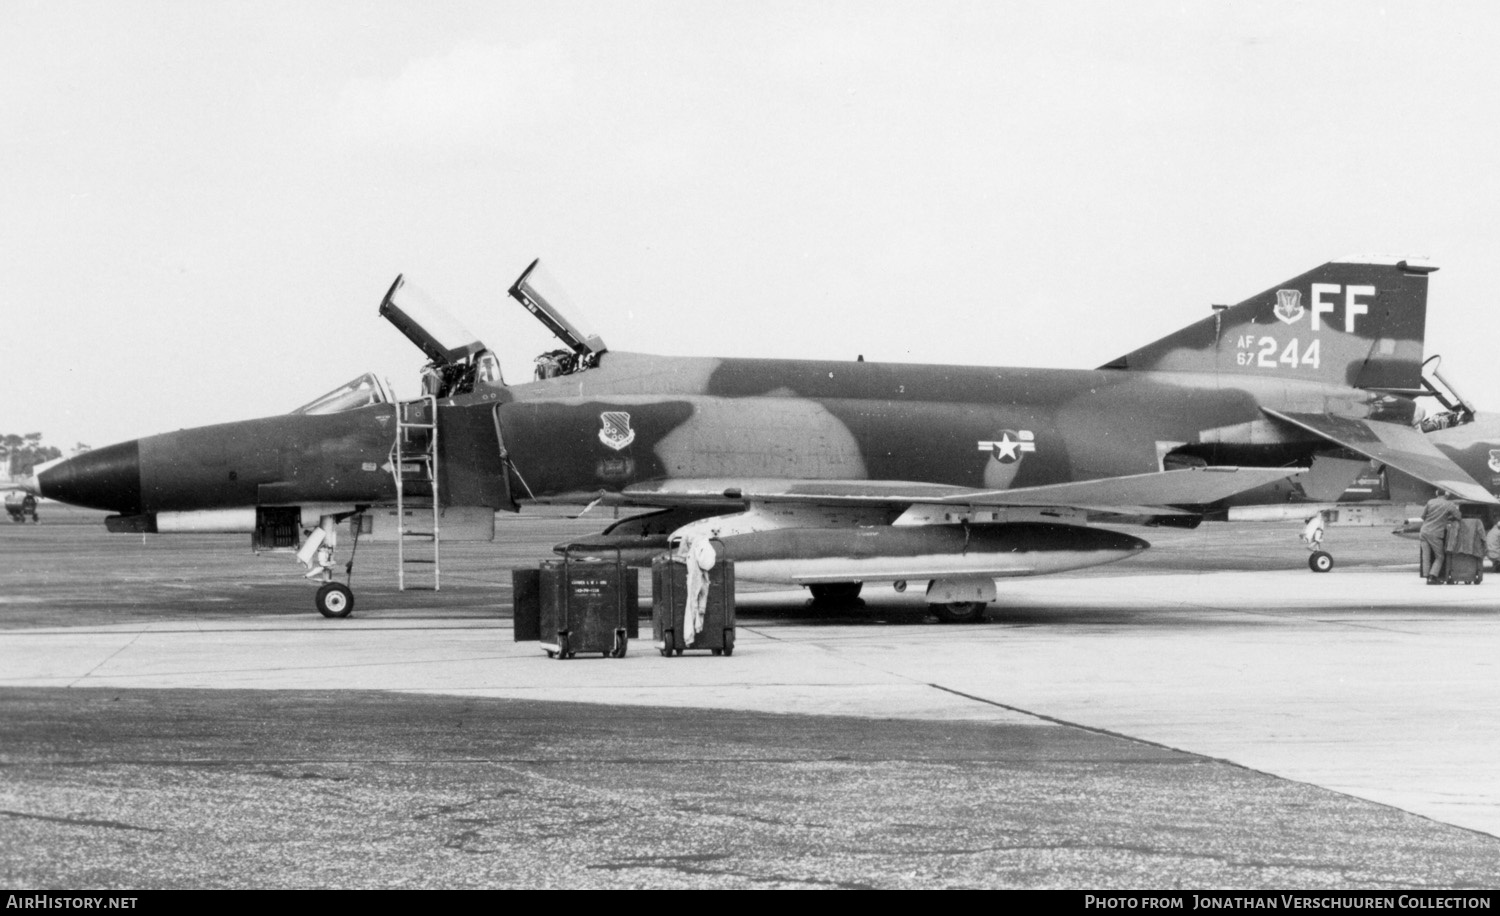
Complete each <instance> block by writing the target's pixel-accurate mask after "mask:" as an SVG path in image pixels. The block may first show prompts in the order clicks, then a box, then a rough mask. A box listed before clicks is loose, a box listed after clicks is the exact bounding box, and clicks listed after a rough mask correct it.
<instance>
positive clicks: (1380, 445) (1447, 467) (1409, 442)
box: [1261, 407, 1500, 505]
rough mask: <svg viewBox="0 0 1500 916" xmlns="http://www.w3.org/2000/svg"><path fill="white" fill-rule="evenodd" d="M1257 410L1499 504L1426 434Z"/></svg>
mask: <svg viewBox="0 0 1500 916" xmlns="http://www.w3.org/2000/svg"><path fill="white" fill-rule="evenodd" d="M1261 410H1263V411H1265V413H1266V414H1267V415H1268V416H1271V417H1275V418H1276V419H1278V420H1282V421H1284V422H1287V423H1291V424H1292V425H1293V426H1299V427H1301V428H1302V429H1305V430H1308V431H1309V432H1313V433H1316V434H1318V435H1319V436H1322V437H1323V438H1325V439H1327V440H1329V441H1330V442H1333V443H1335V444H1337V445H1340V446H1343V447H1344V448H1347V449H1349V450H1350V451H1354V452H1358V453H1359V454H1361V455H1364V456H1365V457H1366V458H1370V459H1373V460H1375V461H1379V462H1380V463H1382V464H1385V465H1389V466H1390V467H1393V468H1395V469H1396V470H1398V471H1400V472H1401V473H1403V474H1407V475H1409V476H1411V477H1415V478H1416V479H1417V480H1420V481H1422V482H1423V483H1425V484H1428V485H1430V486H1434V487H1441V488H1443V489H1445V490H1448V491H1450V492H1453V493H1456V494H1457V495H1458V496H1459V497H1461V498H1463V499H1467V500H1472V501H1474V502H1479V503H1488V504H1490V505H1500V500H1496V499H1495V497H1493V496H1491V495H1490V493H1489V491H1488V490H1486V489H1485V488H1484V487H1483V486H1481V485H1480V484H1479V483H1478V482H1476V481H1475V480H1474V478H1472V477H1470V476H1469V475H1468V474H1467V473H1466V472H1465V471H1464V469H1463V468H1461V467H1459V466H1458V465H1457V464H1454V463H1453V459H1451V458H1449V457H1448V456H1447V455H1444V454H1443V453H1442V452H1440V451H1438V449H1437V447H1436V446H1434V445H1433V444H1432V443H1431V442H1429V441H1427V437H1426V435H1424V434H1423V433H1422V432H1421V431H1420V430H1417V429H1414V428H1412V427H1410V426H1403V425H1401V424H1399V423H1385V422H1383V421H1380V420H1364V419H1356V418H1353V417H1341V416H1338V415H1336V414H1327V413H1282V412H1281V411H1277V410H1271V409H1269V408H1265V407H1262V408H1261Z"/></svg>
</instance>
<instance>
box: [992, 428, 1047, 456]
mask: <svg viewBox="0 0 1500 916" xmlns="http://www.w3.org/2000/svg"><path fill="white" fill-rule="evenodd" d="M979 450H980V451H981V452H989V453H990V454H991V455H993V456H995V460H996V461H998V462H1000V463H1001V464H1012V463H1014V462H1017V461H1020V460H1021V455H1022V453H1024V452H1034V451H1036V434H1035V433H1033V432H1032V431H1031V430H1029V429H1022V430H1014V429H1002V430H1000V438H999V439H996V440H989V439H981V440H979Z"/></svg>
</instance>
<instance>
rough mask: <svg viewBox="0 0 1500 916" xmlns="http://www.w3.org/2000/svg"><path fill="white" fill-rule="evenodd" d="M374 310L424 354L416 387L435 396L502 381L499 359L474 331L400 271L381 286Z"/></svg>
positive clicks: (465, 390)
mask: <svg viewBox="0 0 1500 916" xmlns="http://www.w3.org/2000/svg"><path fill="white" fill-rule="evenodd" d="M380 314H381V316H382V317H384V318H385V319H386V320H387V321H389V322H390V323H391V324H393V325H395V326H396V330H398V331H400V332H401V333H402V334H404V335H405V336H406V339H407V340H409V341H411V342H412V343H414V344H416V345H417V348H418V349H420V350H421V351H422V352H423V353H424V354H426V355H427V359H428V363H427V365H426V366H424V367H423V369H422V393H423V394H424V395H435V396H437V397H440V398H446V397H451V396H453V395H456V394H467V393H468V392H470V391H472V390H474V385H475V384H476V383H483V384H495V385H498V384H503V381H504V380H503V379H502V378H501V377H500V361H499V360H498V359H497V358H496V357H495V354H493V353H491V352H490V351H489V350H488V349H486V348H485V346H484V344H483V343H482V342H480V340H479V338H478V337H475V336H474V335H473V334H472V333H470V331H469V330H468V329H467V328H465V327H464V326H463V325H462V324H460V323H459V321H458V319H456V318H454V317H453V316H452V315H450V314H449V313H448V312H447V310H445V309H444V308H443V307H442V306H440V305H438V304H437V302H436V301H434V300H433V299H432V298H430V297H429V296H427V295H426V294H424V293H423V292H422V291H421V290H419V289H417V288H416V287H415V286H411V285H409V284H407V282H406V279H405V277H404V276H398V277H396V282H395V283H392V284H391V288H390V290H389V291H387V292H386V294H385V298H384V299H382V300H381V302H380Z"/></svg>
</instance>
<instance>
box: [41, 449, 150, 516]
mask: <svg viewBox="0 0 1500 916" xmlns="http://www.w3.org/2000/svg"><path fill="white" fill-rule="evenodd" d="M37 488H38V489H39V490H41V493H42V495H43V496H45V497H47V498H48V499H55V500H57V501H58V502H64V503H68V504H70V505H74V506H86V507H88V508H90V509H105V510H108V511H111V512H118V513H120V514H121V515H134V514H136V513H138V512H140V511H141V449H140V445H139V443H138V442H137V441H136V440H134V439H132V440H131V441H129V442H120V443H117V444H115V445H106V446H105V447H104V448H96V449H94V450H93V451H91V452H84V453H83V454H82V455H77V456H75V457H73V458H69V459H68V460H66V461H63V462H61V463H59V464H56V465H54V466H52V467H50V468H48V469H47V470H45V471H43V472H42V473H40V474H38V475H37Z"/></svg>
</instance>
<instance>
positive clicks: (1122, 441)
mask: <svg viewBox="0 0 1500 916" xmlns="http://www.w3.org/2000/svg"><path fill="white" fill-rule="evenodd" d="M1435 269H1436V268H1435V267H1433V266H1431V265H1429V264H1427V263H1425V262H1422V261H1418V260H1415V259H1406V260H1403V259H1385V258H1345V259H1340V260H1337V261H1333V262H1330V263H1327V264H1324V265H1322V266H1321V267H1317V268H1315V269H1313V270H1311V271H1308V272H1307V273H1304V274H1301V275H1300V276H1297V277H1294V278H1292V279H1290V280H1287V281H1285V282H1282V283H1279V284H1276V285H1275V286H1273V287H1271V288H1270V289H1267V290H1266V291H1264V292H1261V293H1258V294H1256V295H1254V296H1252V297H1250V298H1249V299H1246V300H1245V301H1243V302H1241V303H1239V304H1238V305H1234V306H1232V307H1216V308H1215V310H1214V312H1213V314H1211V315H1209V316H1208V317H1205V318H1204V319H1203V320H1201V321H1198V322H1196V323H1194V324H1192V325H1189V326H1188V327H1185V328H1183V329H1181V330H1179V331H1177V332H1175V333H1173V334H1170V335H1168V336H1166V337H1163V338H1162V339H1160V340H1158V341H1156V342H1154V343H1150V344H1147V345H1146V346H1143V347H1141V348H1139V349H1137V350H1133V351H1131V352H1129V353H1126V354H1124V355H1123V356H1120V357H1119V358H1117V359H1115V360H1112V361H1111V362H1109V363H1107V364H1105V365H1104V366H1101V367H1100V368H1098V369H1094V370H1075V369H1007V368H990V367H980V366H947V365H903V364H891V363H877V362H864V361H854V362H846V361H806V360H778V359H715V358H680V357H663V356H650V355H643V354H637V353H628V352H619V351H614V350H610V349H609V348H608V347H607V346H606V345H605V344H604V341H603V339H602V338H601V337H599V336H598V335H596V334H593V333H591V332H589V331H587V330H585V329H584V328H583V327H581V325H580V323H575V318H576V312H575V313H572V315H570V314H569V312H568V310H566V309H564V308H563V307H562V304H561V303H562V302H563V299H562V298H561V296H560V295H559V294H558V293H557V291H556V289H555V287H554V286H553V284H551V283H550V282H549V281H546V280H544V278H543V274H542V273H541V271H540V270H539V268H538V264H537V263H536V262H533V263H532V265H531V266H530V267H528V268H527V270H526V271H525V272H524V273H523V274H522V275H521V277H520V278H519V279H518V280H517V281H516V282H515V283H514V284H513V285H512V286H511V288H510V295H511V296H512V297H513V298H515V299H516V300H517V301H519V302H520V303H521V304H522V305H523V306H525V308H526V309H527V310H528V311H529V312H531V313H532V314H533V315H535V316H536V317H537V318H538V319H539V320H540V321H542V322H543V324H544V325H546V326H547V327H548V328H549V329H550V330H551V331H552V332H553V333H554V334H555V335H556V336H557V337H558V338H559V339H560V340H561V341H562V343H563V344H564V346H563V348H561V349H559V350H556V351H553V352H552V353H549V354H544V355H543V356H542V357H539V358H538V362H537V366H536V372H535V378H533V379H531V380H528V381H525V382H520V383H509V384H508V383H506V382H505V381H504V380H503V379H502V378H501V374H500V367H499V366H498V364H497V363H496V361H495V359H494V357H493V355H492V354H490V353H489V352H488V351H487V350H486V349H485V348H484V346H483V345H482V343H480V342H479V341H478V340H477V339H475V338H474V337H473V336H472V335H470V334H468V333H467V332H466V331H464V330H463V329H462V327H461V326H459V325H457V323H456V322H453V321H452V320H451V319H448V318H446V317H442V313H441V311H440V310H437V309H434V308H433V307H432V306H431V303H427V302H424V300H423V297H420V296H419V295H418V293H417V291H416V290H415V289H414V288H412V287H410V286H408V285H407V284H406V283H405V281H404V279H403V278H399V277H398V278H397V280H396V282H395V283H394V284H393V285H392V287H391V288H390V290H389V291H388V292H387V294H386V296H385V298H384V300H383V301H382V303H381V307H380V311H381V314H383V315H384V316H385V317H387V318H388V319H389V320H391V321H392V322H393V323H394V324H395V325H396V326H397V327H398V328H399V329H400V330H401V331H402V332H403V333H404V334H406V335H407V336H408V338H410V339H411V340H412V341H413V342H414V343H415V344H417V346H418V347H420V348H421V349H422V351H423V352H424V353H425V354H426V355H427V357H428V359H429V362H428V365H427V367H426V369H425V370H424V376H423V385H424V396H423V397H422V398H419V399H416V400H413V401H407V402H404V403H398V402H395V401H394V400H393V399H392V397H391V395H390V394H389V392H388V391H387V390H386V386H384V385H383V384H381V383H380V381H379V380H378V379H376V378H375V377H374V376H369V375H367V376H363V377H361V378H360V379H357V380H355V381H354V382H351V383H350V384H349V385H346V386H344V387H342V388H340V389H338V390H336V391H334V392H330V393H329V394H328V395H325V396H324V397H322V398H319V399H317V400H315V401H313V402H312V403H310V404H308V405H305V406H304V407H302V408H299V409H298V410H296V411H294V412H292V413H291V414H288V415H284V416H275V417H267V418H263V419H257V420H249V421H243V422H238V423H227V424H222V425H217V426H210V427H204V428H200V429H189V430H182V431H179V432H175V433H166V434H163V435H157V436H150V437H147V438H144V439H139V440H134V441H130V442H124V443H120V444H117V445H112V446H108V447H105V448H99V449H95V450H93V451H91V452H88V453H86V454H83V455H79V456H77V457H75V458H71V459H68V460H66V461H63V462H59V463H55V464H53V465H50V466H47V467H43V468H41V469H39V472H38V473H37V475H36V479H35V482H34V489H36V490H37V491H38V492H40V493H43V494H45V495H47V496H49V497H52V498H54V499H58V500H61V501H63V502H68V503H73V504H77V505H83V506H91V507H95V508H100V509H106V510H109V511H111V512H114V513H117V514H116V515H114V516H111V517H110V519H109V520H108V522H107V524H108V526H109V528H110V530H112V531H146V532H151V531H154V532H205V531H242V532H249V533H251V535H252V543H253V544H255V545H257V546H260V547H294V546H296V544H297V542H298V541H301V549H300V551H299V553H298V555H299V557H300V558H301V559H302V560H303V561H304V563H306V564H307V566H308V567H309V570H310V571H309V573H308V575H309V576H310V577H313V578H318V579H321V580H322V581H323V585H322V587H321V588H320V589H319V591H318V595H317V599H316V605H317V608H318V610H319V611H320V612H321V613H323V614H324V615H326V616H343V615H346V614H347V613H349V611H350V610H351V609H352V608H353V595H352V593H351V592H350V591H349V589H348V588H347V587H346V586H345V585H344V584H342V583H339V582H336V581H333V579H334V575H333V562H332V547H333V544H334V541H335V539H336V538H335V534H336V529H337V528H338V527H339V526H340V525H341V523H343V522H344V521H345V520H352V521H351V522H350V531H351V532H352V533H353V534H355V535H356V536H361V535H362V536H369V537H380V536H392V537H395V538H396V539H397V541H398V543H399V544H403V545H405V544H406V543H408V542H409V541H413V540H414V541H415V542H416V543H418V544H420V545H424V546H425V545H426V544H428V543H430V544H431V550H432V560H436V559H437V548H438V544H439V543H440V542H441V541H444V540H447V539H450V538H454V537H478V538H483V537H486V536H492V535H493V525H494V510H515V509H517V508H518V505H519V504H520V503H569V504H578V505H582V504H591V503H596V502H598V503H602V504H604V505H612V506H620V507H627V508H640V509H642V510H645V511H643V512H642V513H641V514H637V515H633V516H630V517H627V518H624V519H622V520H619V521H617V522H615V523H614V524H611V525H610V526H609V527H608V528H607V529H605V530H604V531H603V532H602V533H601V534H600V535H598V536H596V537H592V538H587V539H584V540H582V541H580V542H577V543H575V544H573V545H570V546H571V548H572V549H575V550H582V551H588V552H606V551H607V552H608V553H609V554H611V555H613V554H614V552H615V551H619V552H620V555H622V556H626V557H628V558H630V559H631V560H633V561H635V562H649V557H650V556H652V555H655V554H658V553H660V552H662V551H665V550H668V549H671V545H673V544H680V543H683V542H687V543H691V542H692V541H693V540H694V539H696V538H702V537H710V538H714V539H716V540H717V541H718V542H719V544H721V545H722V548H723V549H724V550H725V551H726V552H727V554H728V556H730V557H732V558H733V559H734V560H735V561H736V568H737V571H738V574H739V575H740V576H742V577H745V578H751V579H769V580H776V581H781V582H786V583H795V584H799V585H803V586H807V587H808V588H810V590H811V591H812V594H813V596H814V599H815V600H821V601H834V600H840V599H853V598H855V597H856V596H857V595H858V593H859V590H860V588H861V586H862V585H863V584H865V583H894V584H895V585H896V587H897V588H898V589H904V588H905V587H906V585H907V584H908V583H918V584H920V585H922V586H923V587H925V589H926V598H927V601H928V603H929V605H930V606H931V608H932V610H933V611H934V612H935V613H936V614H937V616H938V617H939V618H940V619H942V620H945V621H951V622H958V621H966V620H975V619H978V618H979V617H981V616H982V615H983V613H984V609H985V607H986V606H987V604H988V603H990V602H992V601H994V600H995V599H996V597H997V591H996V579H997V578H1005V577H1012V576H1029V575H1038V574H1044V573H1050V572H1057V571H1061V570H1068V569H1076V568H1080V567H1086V566H1091V565H1096V564H1100V563H1108V562H1113V561H1116V560H1120V559H1123V558H1126V557H1129V556H1131V555H1133V554H1134V553H1136V552H1138V551H1140V550H1143V549H1145V548H1146V547H1147V546H1148V544H1147V542H1146V541H1144V540H1142V539H1141V538H1138V537H1135V536H1133V535H1130V534H1126V533H1124V532H1121V531H1117V530H1114V529H1112V528H1106V527H1100V526H1099V524H1098V523H1101V522H1103V523H1108V522H1144V523H1146V524H1148V525H1171V526H1181V527H1194V526H1196V525H1197V524H1198V523H1199V522H1200V521H1202V520H1203V519H1204V518H1223V517H1226V515H1227V514H1228V512H1229V511H1230V510H1231V509H1233V508H1236V507H1238V506H1241V505H1245V504H1249V505H1257V504H1259V505H1262V506H1264V505H1266V504H1271V505H1272V506H1273V507H1284V506H1286V505H1288V504H1295V506H1296V507H1298V508H1297V509H1295V510H1294V511H1302V509H1303V508H1304V507H1308V506H1310V507H1312V508H1311V509H1308V510H1307V511H1310V512H1317V511H1319V510H1320V508H1321V507H1323V506H1325V505H1327V504H1332V503H1333V501H1334V500H1336V499H1337V498H1338V496H1339V494H1341V493H1344V492H1345V491H1346V490H1348V489H1349V488H1350V486H1351V484H1352V483H1353V482H1354V481H1355V479H1356V477H1358V475H1360V474H1361V473H1368V472H1369V469H1370V465H1371V462H1374V463H1376V465H1377V466H1379V467H1380V468H1382V469H1384V470H1386V471H1388V472H1390V473H1393V474H1395V475H1397V476H1399V477H1400V478H1401V479H1403V480H1407V479H1409V480H1410V481H1414V482H1415V484H1414V485H1415V486H1418V487H1421V488H1426V489H1427V492H1430V490H1431V488H1433V487H1442V488H1444V489H1447V490H1450V491H1453V492H1455V493H1457V494H1459V495H1460V496H1461V497H1463V498H1464V499H1466V500H1469V501H1472V502H1473V503H1476V504H1484V505H1487V506H1494V505H1500V503H1497V501H1496V500H1495V498H1494V496H1493V495H1492V494H1491V492H1490V490H1489V489H1488V488H1486V486H1484V485H1481V484H1480V483H1479V482H1478V481H1476V480H1475V479H1474V478H1473V477H1472V476H1471V475H1470V474H1469V473H1467V472H1466V471H1465V470H1464V469H1462V468H1461V467H1459V465H1457V464H1456V463H1455V462H1454V461H1453V460H1452V459H1451V458H1450V457H1449V456H1448V455H1446V454H1445V453H1444V452H1443V451H1442V450H1440V449H1439V448H1438V447H1436V446H1435V445H1434V444H1433V442H1432V441H1431V440H1430V439H1429V438H1428V436H1427V435H1425V434H1424V433H1423V432H1422V431H1421V430H1419V429H1417V428H1415V426H1414V423H1416V422H1417V421H1418V419H1419V408H1418V406H1417V399H1418V398H1420V397H1424V396H1428V395H1433V394H1439V392H1438V391H1437V390H1436V389H1435V388H1434V387H1433V384H1432V383H1431V381H1429V380H1427V379H1426V378H1425V377H1424V375H1423V372H1422V366H1423V356H1424V354H1423V331H1424V325H1425V316H1426V304H1427V287H1428V276H1429V274H1430V273H1431V272H1432V271H1433V270H1435ZM429 313H430V314H433V315H437V316H439V317H437V318H430V317H429V318H426V319H425V320H424V319H423V318H422V317H421V316H423V315H427V314H429ZM1424 498H1425V497H1424ZM1387 501H1389V500H1387ZM419 523H420V524H419ZM304 538H305V539H304ZM403 549H404V548H403ZM1317 553H1319V554H1323V555H1324V556H1325V557H1326V564H1323V568H1327V566H1331V565H1332V558H1331V557H1328V556H1327V554H1326V552H1324V551H1321V550H1319V551H1318V552H1317ZM423 559H425V556H424V557H423ZM406 561H407V558H406V556H405V554H403V556H402V561H401V567H400V568H401V569H404V568H405V564H406ZM1321 562H1322V561H1320V560H1319V559H1318V557H1317V555H1316V554H1315V555H1314V563H1313V566H1314V568H1315V569H1317V568H1319V565H1320V563H1321ZM346 570H347V567H346ZM433 572H434V573H436V565H434V566H433ZM402 582H403V587H404V584H405V583H404V579H403V580H402ZM433 584H434V585H436V581H435V580H434V583H433Z"/></svg>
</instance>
